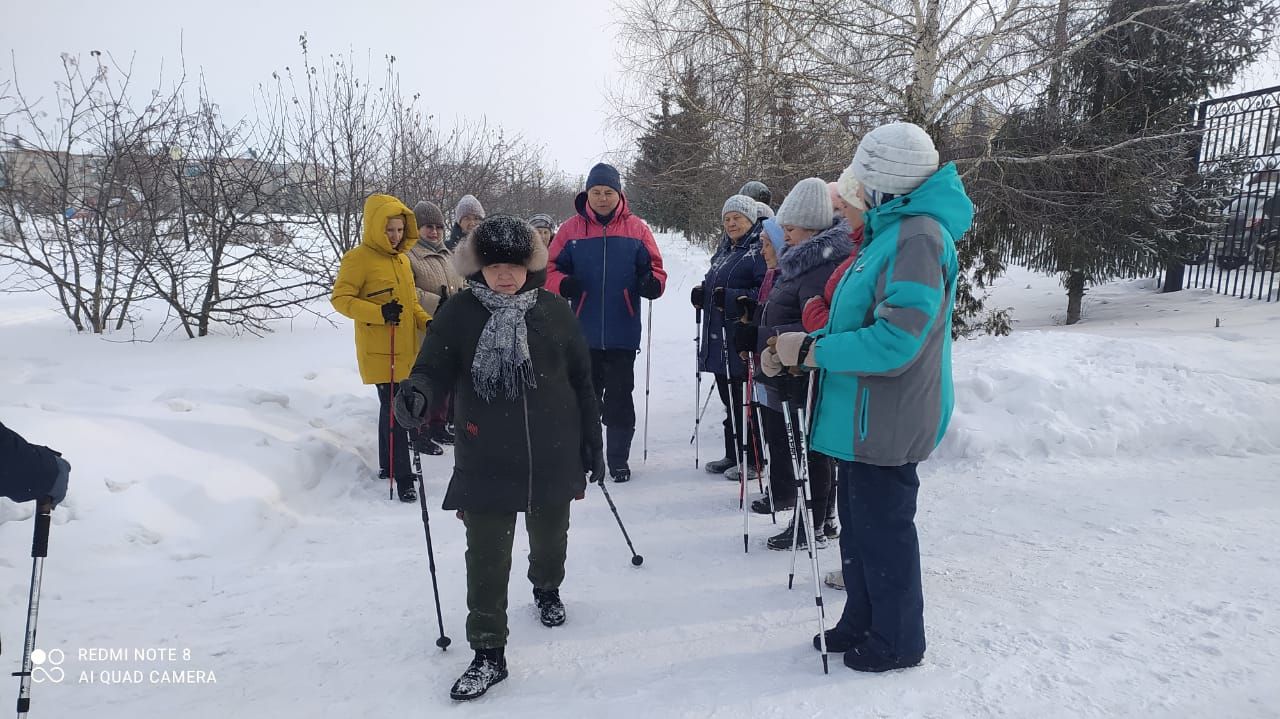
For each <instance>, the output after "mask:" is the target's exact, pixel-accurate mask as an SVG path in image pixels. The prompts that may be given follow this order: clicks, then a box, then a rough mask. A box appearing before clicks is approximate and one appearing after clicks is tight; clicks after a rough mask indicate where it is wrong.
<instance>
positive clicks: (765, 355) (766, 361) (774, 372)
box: [760, 337, 784, 377]
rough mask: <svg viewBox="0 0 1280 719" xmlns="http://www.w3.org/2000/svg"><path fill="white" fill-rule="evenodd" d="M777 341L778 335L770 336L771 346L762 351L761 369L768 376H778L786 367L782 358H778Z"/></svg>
mask: <svg viewBox="0 0 1280 719" xmlns="http://www.w3.org/2000/svg"><path fill="white" fill-rule="evenodd" d="M777 343H778V338H777V337H770V338H769V346H767V347H765V348H764V351H763V352H761V353H760V371H761V372H764V375H765V376H766V377H777V376H778V375H780V374H782V370H783V369H784V368H783V366H782V360H780V359H778V350H777V347H776V345H777Z"/></svg>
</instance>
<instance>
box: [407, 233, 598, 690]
mask: <svg viewBox="0 0 1280 719" xmlns="http://www.w3.org/2000/svg"><path fill="white" fill-rule="evenodd" d="M454 261H455V263H456V264H457V268H458V271H459V273H461V274H463V275H464V276H466V277H467V278H468V288H467V289H466V290H464V291H463V292H461V293H459V294H458V295H457V296H456V297H454V298H453V299H451V300H450V301H449V303H448V304H447V305H446V306H445V307H444V308H442V309H441V311H440V313H439V314H438V315H437V316H436V318H435V321H434V322H433V323H432V326H431V332H430V333H429V334H428V335H427V339H426V342H425V343H424V344H423V347H422V352H421V353H420V354H419V355H418V363H417V364H416V365H414V367H413V372H412V374H411V375H410V376H409V379H408V380H406V381H405V383H404V385H402V387H401V391H400V394H399V395H398V397H397V400H396V416H397V417H398V418H399V419H400V421H402V422H404V423H405V424H406V425H409V426H416V425H419V424H420V423H421V422H423V421H424V420H425V419H426V417H427V415H428V413H429V407H430V406H431V404H432V402H433V401H436V400H437V399H438V398H439V397H440V395H441V394H443V393H450V392H452V393H453V395H454V397H455V398H456V401H457V409H456V410H455V411H456V412H457V419H458V426H459V427H465V430H464V431H461V432H459V433H458V443H457V445H456V446H455V449H454V453H453V460H454V468H453V477H452V479H450V481H449V489H448V491H447V492H446V493H445V497H444V508H445V509H447V510H456V511H458V512H459V513H460V515H461V517H462V521H463V523H464V524H465V525H466V540H467V551H466V567H467V641H468V642H469V643H470V645H471V648H472V649H473V650H475V658H474V659H473V660H472V662H471V665H470V666H469V667H467V670H466V671H465V672H464V673H463V674H462V676H461V677H460V678H459V679H458V681H457V682H456V683H454V685H453V689H452V691H451V692H450V695H451V696H452V697H453V698H454V699H455V700H459V701H463V700H468V699H475V698H477V697H479V696H481V695H483V694H484V693H485V692H486V691H488V689H489V687H491V686H493V685H494V684H497V683H498V682H500V681H502V680H503V679H505V678H506V677H507V659H506V644H507V638H508V636H509V634H510V631H509V629H508V625H507V586H508V583H509V579H510V574H511V549H512V541H513V539H514V537H515V526H516V519H517V515H518V514H519V513H521V512H523V513H524V515H525V516H524V520H525V529H526V531H527V532H528V535H529V571H528V577H529V581H530V582H531V583H532V584H533V598H534V602H535V603H536V604H537V606H538V611H539V617H540V619H541V621H542V623H543V624H544V625H546V626H548V627H556V626H559V625H561V624H564V622H565V608H564V603H563V602H562V601H561V599H560V585H561V583H562V582H563V581H564V577H565V559H566V556H567V551H568V546H569V508H570V505H571V504H572V503H573V500H574V499H575V498H576V499H582V498H583V496H584V493H585V491H586V486H587V485H586V480H585V474H586V473H587V472H589V473H590V474H591V481H593V482H603V481H604V475H605V462H604V447H603V442H602V440H601V437H600V412H599V409H598V406H597V404H596V393H595V390H594V389H593V388H592V386H591V355H590V352H589V350H588V349H587V343H586V341H585V339H584V338H583V336H582V331H581V330H580V329H579V327H578V321H577V319H576V318H575V317H574V316H573V312H572V311H570V309H569V307H568V305H566V304H565V303H564V302H563V301H561V300H559V299H557V298H556V297H555V295H553V294H551V293H550V292H547V291H545V290H542V289H540V288H539V285H540V284H541V282H540V279H538V278H535V277H534V276H533V275H534V273H535V272H540V271H541V270H543V269H544V268H545V267H546V264H547V251H546V248H544V247H543V246H542V244H541V243H539V242H538V241H537V240H536V239H535V237H534V231H533V228H532V227H530V226H529V224H528V223H527V222H525V221H524V220H521V219H519V218H516V217H509V216H505V215H496V216H494V217H490V218H488V219H486V220H485V221H483V222H482V223H480V225H479V226H478V227H476V229H475V230H474V231H473V232H472V233H471V235H470V236H469V237H468V239H466V240H464V241H463V242H462V244H460V245H459V246H458V249H457V252H456V255H455V257H454Z"/></svg>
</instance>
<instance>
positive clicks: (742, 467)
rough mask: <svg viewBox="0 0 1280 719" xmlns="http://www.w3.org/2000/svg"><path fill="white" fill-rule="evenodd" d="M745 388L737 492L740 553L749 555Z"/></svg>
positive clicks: (744, 388) (744, 391)
mask: <svg viewBox="0 0 1280 719" xmlns="http://www.w3.org/2000/svg"><path fill="white" fill-rule="evenodd" d="M750 369H751V368H749V367H748V368H747V371H748V372H750ZM746 387H747V383H746V381H744V382H743V383H742V391H743V396H742V422H741V423H740V424H739V425H738V426H739V427H742V437H741V438H740V439H741V442H739V448H738V455H739V456H740V457H741V460H739V462H738V480H739V481H740V482H741V483H742V484H741V485H740V486H741V489H739V490H738V491H739V492H740V494H741V497H740V499H739V502H740V503H741V504H742V551H743V552H747V553H749V552H750V551H751V550H750V549H748V547H749V544H748V541H747V534H748V529H749V527H748V519H747V517H748V516H749V511H750V510H749V509H748V507H747V505H748V504H749V503H748V502H747V482H748V481H749V477H748V476H747V444H746V443H747V442H749V441H750V435H749V434H747V397H746ZM729 396H730V397H732V396H733V394H732V393H730V395H729Z"/></svg>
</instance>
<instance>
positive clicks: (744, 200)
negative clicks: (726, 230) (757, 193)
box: [720, 195, 757, 222]
mask: <svg viewBox="0 0 1280 719" xmlns="http://www.w3.org/2000/svg"><path fill="white" fill-rule="evenodd" d="M730 212H736V213H738V214H739V215H742V216H743V217H745V218H747V221H748V222H755V221H756V214H757V212H756V201H755V200H753V199H751V198H750V197H747V196H746V195H734V196H733V197H730V198H729V199H727V200H725V201H724V207H722V208H721V209H720V219H722V220H723V219H724V216H725V215H727V214H729V213H730Z"/></svg>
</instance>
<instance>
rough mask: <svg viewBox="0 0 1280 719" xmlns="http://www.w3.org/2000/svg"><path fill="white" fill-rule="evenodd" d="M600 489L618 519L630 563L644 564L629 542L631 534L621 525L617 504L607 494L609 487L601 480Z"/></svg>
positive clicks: (642, 558)
mask: <svg viewBox="0 0 1280 719" xmlns="http://www.w3.org/2000/svg"><path fill="white" fill-rule="evenodd" d="M600 489H601V491H603V492H604V498H605V499H606V500H608V502H609V509H610V511H612V512H613V518H614V519H616V520H618V529H621V530H622V538H623V539H625V540H627V549H630V550H631V564H632V565H633V566H636V567H638V566H640V565H641V564H644V557H642V556H640V555H639V554H636V548H635V546H634V545H632V544H631V535H629V534H627V528H626V527H624V526H622V517H619V516H618V506H617V505H615V504H614V503H613V497H610V496H609V488H608V487H606V486H605V484H604V481H603V480H601V482H600Z"/></svg>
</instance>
